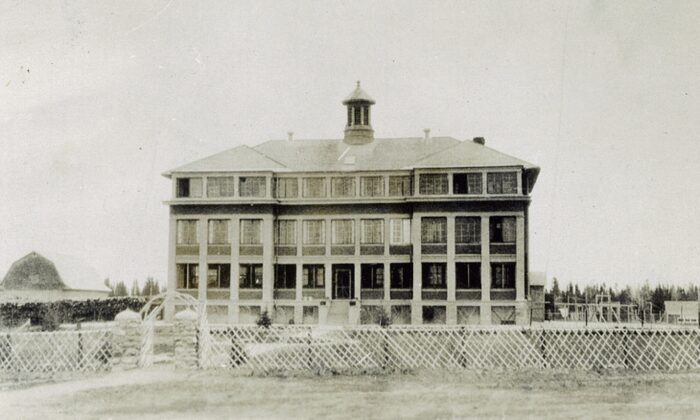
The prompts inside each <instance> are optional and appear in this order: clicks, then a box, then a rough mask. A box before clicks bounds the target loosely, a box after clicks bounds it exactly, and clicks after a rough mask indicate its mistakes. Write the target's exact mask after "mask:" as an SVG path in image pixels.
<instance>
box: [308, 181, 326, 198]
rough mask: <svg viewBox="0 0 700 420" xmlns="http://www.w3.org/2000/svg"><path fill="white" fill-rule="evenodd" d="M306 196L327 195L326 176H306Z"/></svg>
mask: <svg viewBox="0 0 700 420" xmlns="http://www.w3.org/2000/svg"><path fill="white" fill-rule="evenodd" d="M303 194H304V197H306V198H320V197H325V196H326V179H325V178H304V190H303Z"/></svg>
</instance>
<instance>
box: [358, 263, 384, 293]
mask: <svg viewBox="0 0 700 420" xmlns="http://www.w3.org/2000/svg"><path fill="white" fill-rule="evenodd" d="M361 270H362V272H361V275H362V288H363V289H381V288H383V287H384V264H362V267H361Z"/></svg>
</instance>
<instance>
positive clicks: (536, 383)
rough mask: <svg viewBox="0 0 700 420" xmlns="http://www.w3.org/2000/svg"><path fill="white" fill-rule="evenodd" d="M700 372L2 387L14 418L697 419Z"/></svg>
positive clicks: (125, 378) (6, 414)
mask: <svg viewBox="0 0 700 420" xmlns="http://www.w3.org/2000/svg"><path fill="white" fill-rule="evenodd" d="M699 396H700V373H699V372H690V373H674V374H632V373H620V372H613V373H604V374H599V373H594V372H593V373H583V372H578V373H566V372H551V371H535V372H472V373H436V372H424V373H417V374H407V375H389V376H321V377H242V376H234V375H233V374H231V373H230V372H226V371H182V370H181V371H176V370H175V369H174V368H173V367H172V366H171V365H156V366H155V367H153V368H150V369H146V370H133V371H128V372H115V373H110V374H107V375H104V376H99V377H92V378H88V379H82V380H75V381H70V382H62V383H54V384H43V385H36V386H33V387H30V388H25V389H15V390H6V391H3V392H2V393H0V407H1V409H0V413H1V414H0V416H1V417H2V418H5V419H14V418H22V419H24V418H27V419H32V418H45V419H46V418H52V419H53V418H133V417H139V418H253V417H254V418H430V419H432V418H454V417H465V418H475V417H478V418H567V419H572V418H573V419H577V418H581V419H583V418H615V419H619V418H636V419H639V418H697V416H698V413H699V412H700V397H699Z"/></svg>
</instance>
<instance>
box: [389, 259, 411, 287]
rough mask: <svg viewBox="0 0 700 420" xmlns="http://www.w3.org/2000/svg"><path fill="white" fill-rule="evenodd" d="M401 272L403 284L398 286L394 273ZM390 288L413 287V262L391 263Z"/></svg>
mask: <svg viewBox="0 0 700 420" xmlns="http://www.w3.org/2000/svg"><path fill="white" fill-rule="evenodd" d="M399 272H401V273H402V274H401V284H400V285H401V286H403V287H396V285H397V283H398V281H397V279H395V278H394V277H395V276H394V274H397V273H399ZM389 273H390V274H389V276H390V277H389V288H390V289H394V290H412V289H413V264H412V263H390V264H389Z"/></svg>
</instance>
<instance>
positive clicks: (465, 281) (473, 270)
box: [455, 263, 481, 289]
mask: <svg viewBox="0 0 700 420" xmlns="http://www.w3.org/2000/svg"><path fill="white" fill-rule="evenodd" d="M455 277H456V280H457V289H481V263H457V264H455Z"/></svg>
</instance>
